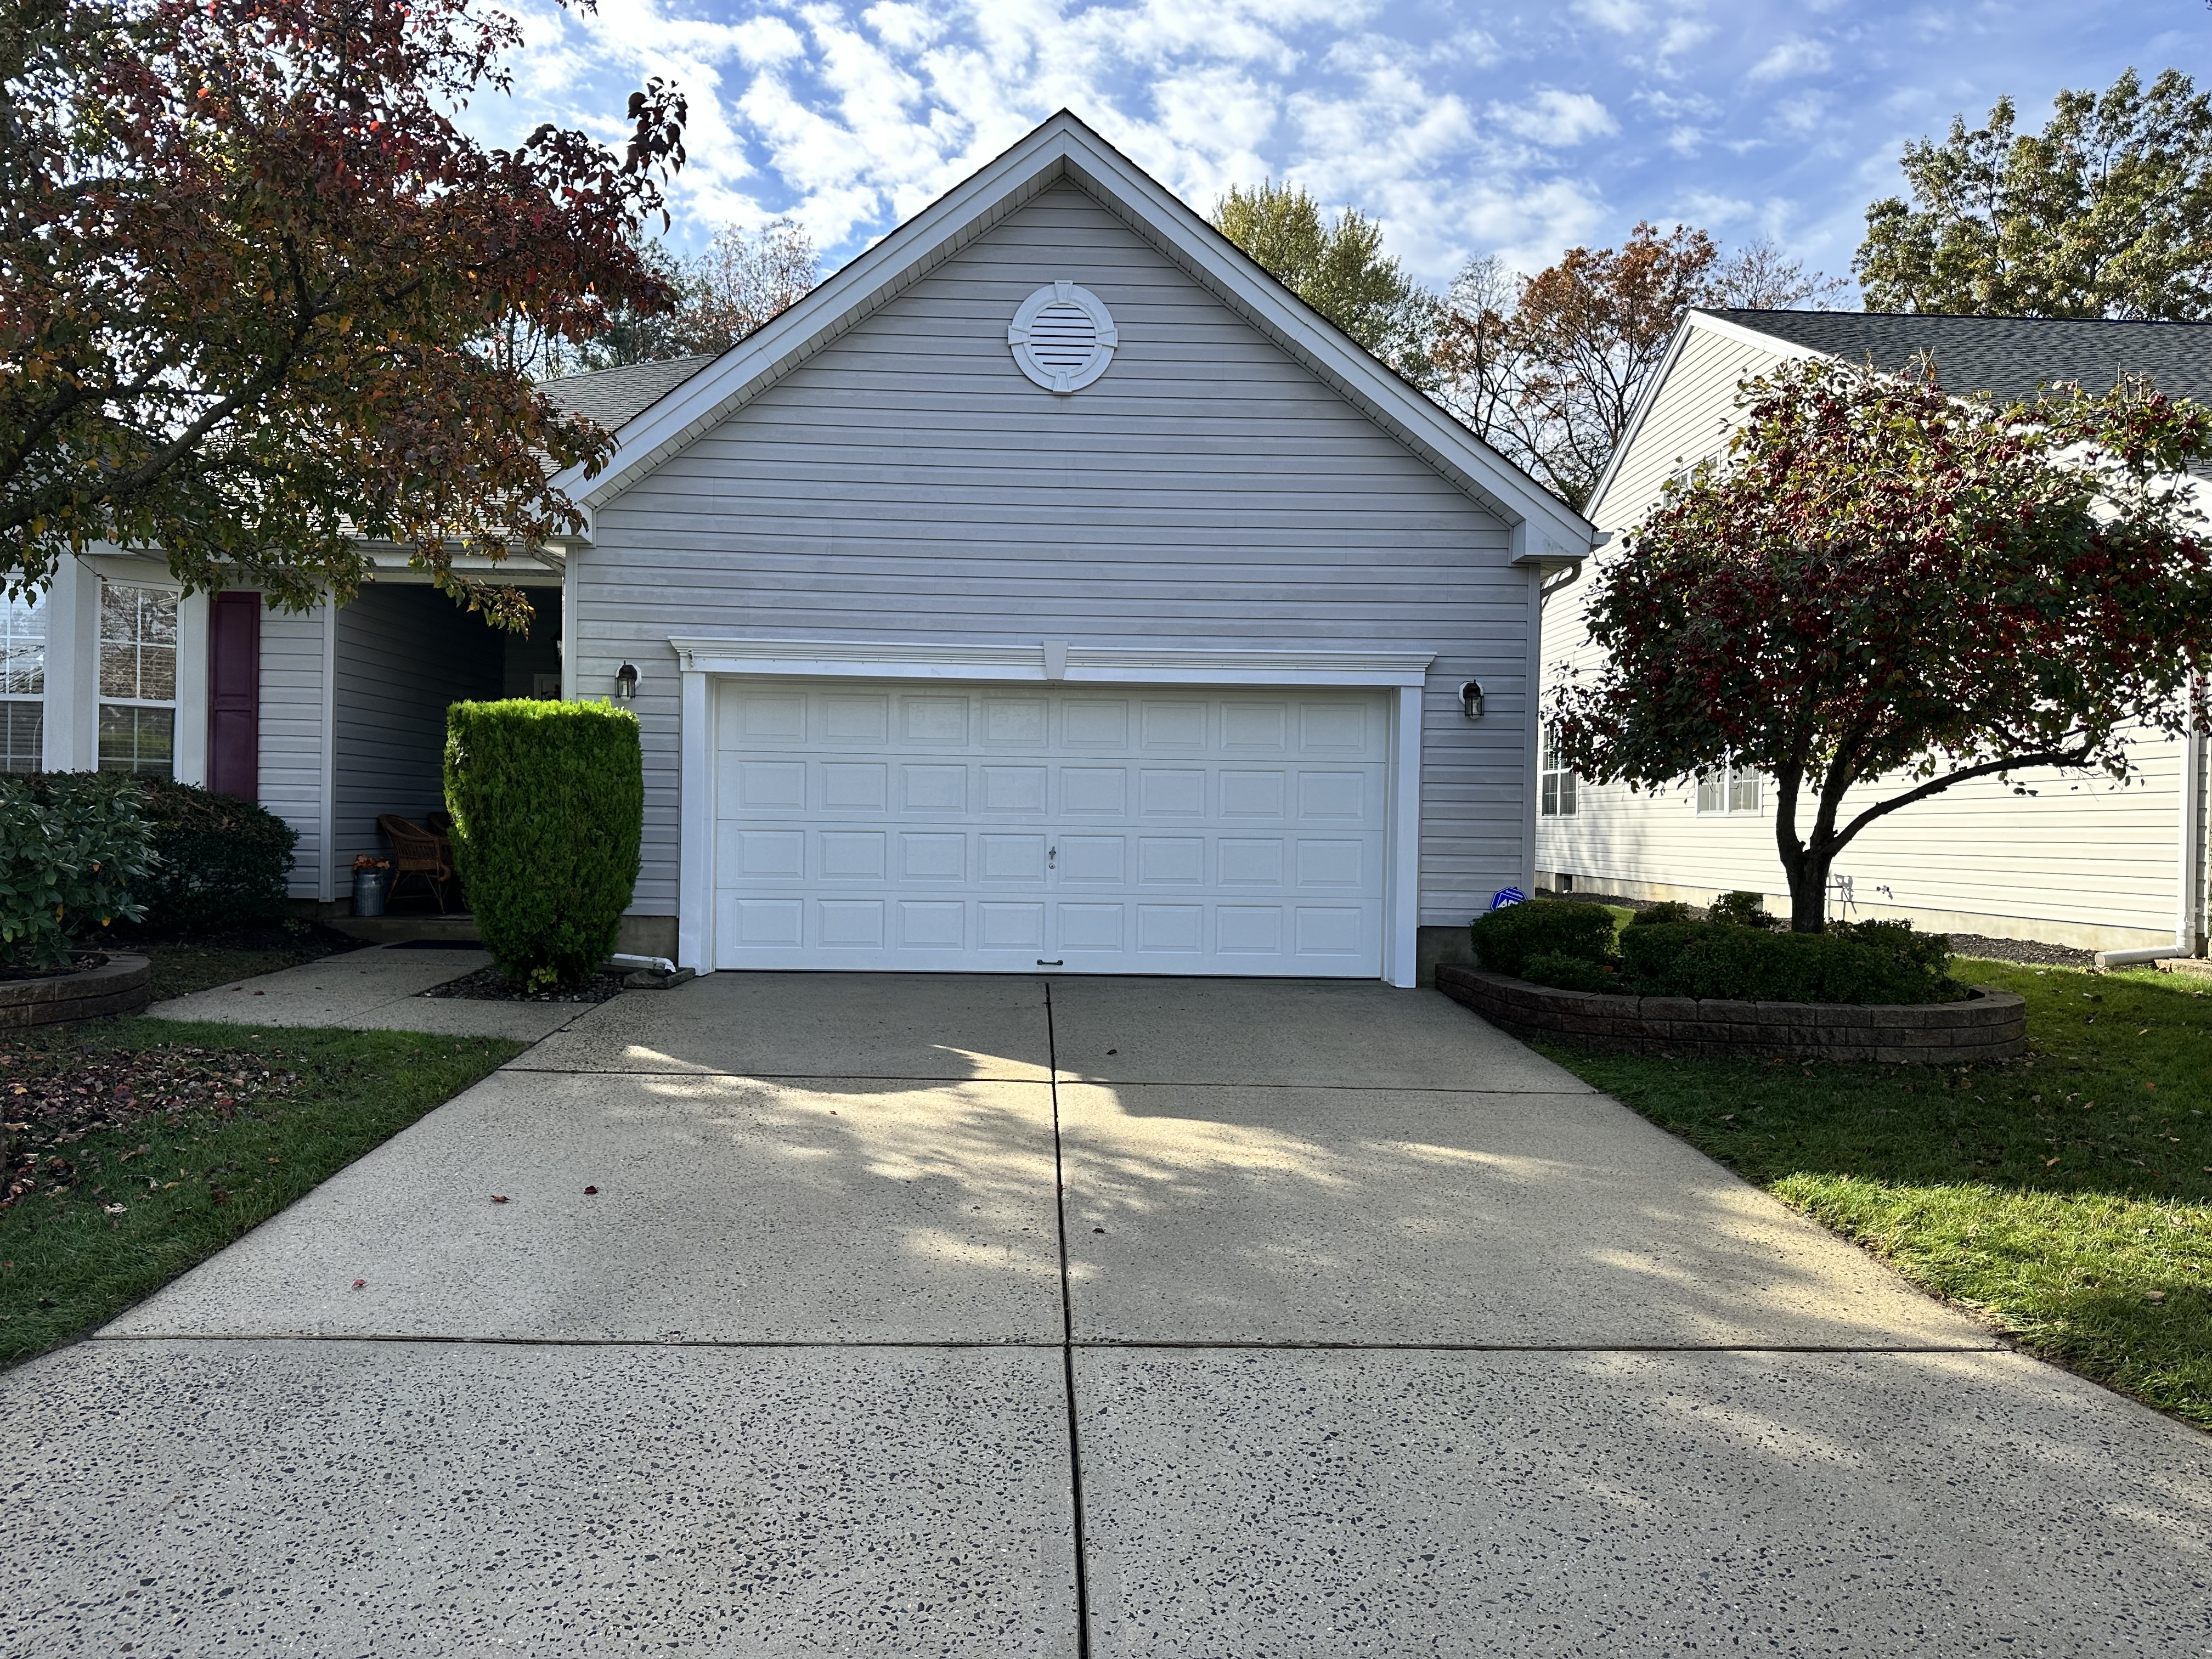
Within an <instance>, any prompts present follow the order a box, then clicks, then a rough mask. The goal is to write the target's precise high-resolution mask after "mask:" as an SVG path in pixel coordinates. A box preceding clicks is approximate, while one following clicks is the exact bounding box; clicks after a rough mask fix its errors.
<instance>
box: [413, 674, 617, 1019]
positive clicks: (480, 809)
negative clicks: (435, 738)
mask: <svg viewBox="0 0 2212 1659" xmlns="http://www.w3.org/2000/svg"><path fill="white" fill-rule="evenodd" d="M446 806H447V811H450V812H451V813H452V814H453V862H454V864H455V866H456V867H457V869H458V871H459V875H460V878H461V885H462V888H463V890H465V892H466V893H467V895H468V902H469V908H470V909H471V911H472V912H474V914H475V915H476V919H477V931H478V932H479V933H481V934H482V935H483V942H484V948H485V949H486V950H488V951H490V952H491V956H492V960H493V961H495V963H498V964H499V969H500V971H501V973H502V974H504V975H507V978H508V979H510V980H513V981H515V982H517V983H518V984H522V985H526V986H529V987H532V989H542V988H544V987H548V986H552V985H562V984H574V983H576V982H578V981H582V980H584V979H586V978H588V977H589V976H590V975H591V974H592V970H593V969H596V968H597V967H599V964H600V963H603V962H605V960H606V959H607V957H608V956H609V955H610V954H611V952H612V951H613V950H614V948H615V938H616V935H617V933H618V932H619V931H620V929H621V927H622V913H623V909H624V908H626V907H627V906H628V905H629V901H630V893H631V890H633V889H634V888H635V886H636V884H637V872H638V860H639V846H640V842H641V837H642V836H643V832H644V819H645V773H644V762H643V758H642V755H641V750H640V749H639V746H638V731H637V717H636V716H635V715H634V714H629V713H626V712H623V711H621V710H617V709H615V708H609V707H608V706H607V705H605V704H604V703H582V702H539V701H538V700H537V699H535V698H530V697H516V698H511V699H508V700H507V701H505V702H457V703H455V704H453V707H452V708H449V709H448V710H447V714H446Z"/></svg>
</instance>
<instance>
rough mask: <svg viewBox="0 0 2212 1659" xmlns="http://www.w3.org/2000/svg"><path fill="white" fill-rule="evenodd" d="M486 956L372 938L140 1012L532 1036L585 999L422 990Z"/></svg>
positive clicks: (573, 1012) (469, 969) (484, 962)
mask: <svg viewBox="0 0 2212 1659" xmlns="http://www.w3.org/2000/svg"><path fill="white" fill-rule="evenodd" d="M490 963H491V957H490V955H489V953H488V952H486V951H466V950H463V951H456V950H452V949H449V948H445V946H444V942H443V941H441V943H440V946H439V948H435V949H429V950H424V949H422V948H420V947H419V946H415V945H372V946H370V947H369V948H368V949H367V950H362V951H342V952H340V953H339V954H338V955H337V956H331V957H323V958H322V959H321V960H319V961H317V962H310V963H302V964H301V966H300V967H297V968H285V969H279V970H278V971H277V972H276V973H273V974H261V975H256V976H255V977H253V978H252V979H241V980H237V981H233V982H232V983H230V984H228V985H218V986H216V987H214V988H213V989H211V990H206V991H195V992H193V993H192V994H191V995H190V996H181V997H172V998H170V999H169V1000H167V1001H166V1002H157V1003H155V1005H154V1006H152V1007H151V1008H149V1009H148V1010H147V1011H146V1012H148V1013H149V1014H150V1015H152V1016H153V1017H154V1018H155V1019H211V1020H219V1021H222V1023H224V1024H231V1025H322V1026H341V1027H343V1028H345V1029H347V1030H356V1031H429V1032H433V1033H435V1034H437V1035H440V1036H502V1037H513V1038H514V1039H516V1040H517V1041H518V1042H536V1041H537V1040H538V1038H540V1037H542V1036H545V1035H546V1034H547V1033H549V1032H552V1031H557V1030H560V1029H561V1028H562V1026H563V1025H566V1024H568V1022H569V1021H570V1020H572V1019H574V1018H575V1017H576V1016H577V1015H578V1014H580V1013H581V1012H583V1011H584V1009H585V1007H586V1006H589V1005H587V1004H583V1003H574V1002H477V1001H474V1000H469V999H466V998H462V997H425V996H424V995H423V994H422V993H423V992H425V991H427V990H428V989H429V988H430V987H432V986H434V985H443V984H444V983H445V982H446V981H447V980H451V979H459V977H460V976H461V975H464V974H472V973H474V972H475V971H476V970H477V969H479V968H484V967H489V965H490Z"/></svg>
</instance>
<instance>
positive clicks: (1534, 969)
mask: <svg viewBox="0 0 2212 1659" xmlns="http://www.w3.org/2000/svg"><path fill="white" fill-rule="evenodd" d="M1521 977H1522V978H1523V979H1525V980H1527V981H1528V982H1529V983H1530V984H1531V985H1549V986H1551V987H1553V989H1555V990H1560V991H1618V990H1619V989H1620V978H1619V976H1618V975H1615V974H1613V972H1611V971H1610V970H1609V969H1607V968H1606V967H1604V966H1603V965H1602V964H1601V963H1595V962H1592V961H1590V960H1589V958H1588V957H1563V956H1560V955H1559V954H1558V952H1556V951H1547V952H1545V953H1544V954H1543V955H1541V956H1534V957H1529V958H1528V961H1527V962H1525V963H1522V965H1521Z"/></svg>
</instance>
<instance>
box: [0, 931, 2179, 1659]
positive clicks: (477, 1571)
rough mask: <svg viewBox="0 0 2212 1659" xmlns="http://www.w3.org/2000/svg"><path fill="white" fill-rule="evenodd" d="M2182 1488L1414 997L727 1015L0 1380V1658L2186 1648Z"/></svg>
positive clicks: (589, 1032) (2101, 1400) (502, 1107)
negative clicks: (4, 1536)
mask: <svg viewBox="0 0 2212 1659" xmlns="http://www.w3.org/2000/svg"><path fill="white" fill-rule="evenodd" d="M586 1188H597V1190H596V1191H595V1192H587V1191H586ZM493 1194H500V1195H502V1196H504V1197H506V1198H507V1200H508V1201H507V1202H506V1203H504V1204H498V1205H495V1204H493V1203H492V1202H491V1201H490V1200H491V1197H492V1195H493ZM356 1280H361V1281H363V1282H362V1285H361V1286H360V1288H358V1289H356V1288H355V1287H354V1285H355V1281H356ZM2209 1454H2212V1443H2208V1442H2207V1441H2206V1440H2205V1438H2204V1437H2202V1436H2200V1435H2198V1434H2197V1433H2196V1432H2194V1431H2191V1430H2188V1429H2185V1428H2184V1427H2182V1426H2180V1425H2176V1424H2174V1423H2172V1422H2169V1421H2167V1420H2166V1419H2162V1418H2160V1417H2158V1416H2157V1415H2155V1414H2154V1413H2150V1412H2148V1411H2146V1410H2144V1409H2142V1408H2141V1407H2136V1406H2135V1405H2133V1404H2131V1403H2130V1402H2128V1401H2124V1400H2121V1399H2119V1398H2118V1397H2117V1396H2114V1395H2109V1394H2106V1393H2105V1392H2104V1391H2102V1390H2100V1389H2095V1388H2093V1387H2091V1386H2089V1385H2088V1384H2087V1383H2081V1382H2080V1381H2078V1380H2076V1379H2075V1378H2073V1377H2071V1376H2068V1375H2066V1374H2065V1373H2063V1372H2060V1371H2057V1370H2051V1368H2048V1367H2045V1366H2043V1365H2040V1364H2037V1363H2035V1362H2033V1361H2031V1360H2028V1359H2026V1358H2021V1356H2019V1355H2017V1354H2015V1353H2012V1352H2007V1351H2005V1350H2004V1349H2002V1347H2001V1346H1999V1345H1997V1344H1996V1343H1995V1342H1994V1341H1993V1340H1992V1339H1991V1338H1990V1335H1989V1334H1988V1333H1987V1332H1986V1331H1985V1330H1984V1329H1983V1328H1981V1327H1979V1326H1978V1325H1976V1324H1974V1323H1972V1322H1970V1321H1968V1320H1966V1319H1965V1318H1963V1317H1961V1316H1958V1315H1956V1314H1954V1313H1953V1312H1951V1311H1949V1310H1945V1309H1943V1308H1942V1307H1939V1306H1938V1305H1936V1304H1934V1303H1932V1302H1930V1301H1929V1300H1927V1299H1926V1298H1924V1297H1920V1296H1918V1295H1917V1293H1915V1292H1913V1291H1911V1290H1910V1289H1908V1288H1907V1287H1905V1285H1902V1284H1901V1283H1900V1282H1899V1281H1898V1280H1897V1279H1894V1278H1893V1276H1891V1275H1890V1274H1889V1273H1887V1272H1886V1271H1885V1270H1883V1269H1881V1267H1878V1266H1876V1265H1875V1264H1874V1263H1873V1262H1872V1261H1869V1259H1868V1258H1867V1257H1865V1256H1864V1255H1862V1254H1860V1253H1859V1252H1857V1251H1856V1250H1854V1249H1850V1248H1849V1247H1847V1246H1845V1245H1844V1244H1842V1243H1839V1242H1838V1241H1837V1240H1836V1239H1834V1238H1832V1237H1830V1236H1829V1235H1827V1234H1826V1233H1825V1232H1823V1231H1820V1230H1819V1229H1817V1228H1815V1227H1814V1226H1812V1225H1810V1224H1808V1223H1807V1222H1805V1221H1803V1220H1802V1219H1801V1218H1797V1217H1796V1216H1794V1215H1792V1214H1791V1213H1790V1212H1787V1211H1785V1210H1784V1209H1783V1208H1781V1207H1780V1206H1778V1205H1776V1204H1774V1203H1773V1202H1771V1200H1768V1199H1766V1198H1765V1196H1764V1195H1762V1194H1759V1193H1758V1192H1756V1191H1755V1190H1753V1188H1749V1187H1747V1186H1746V1185H1745V1184H1743V1183H1742V1182H1739V1181H1737V1180H1735V1178H1734V1177H1732V1176H1729V1175H1728V1174H1727V1173H1726V1172H1725V1171H1723V1170H1720V1169H1719V1168H1718V1167H1717V1166H1716V1165H1714V1164H1711V1163H1710V1162H1708V1161H1707V1160H1705V1158H1702V1157H1700V1156H1699V1155H1698V1154H1696V1153H1694V1152H1691V1151H1689V1150H1688V1149H1687V1148H1686V1147H1685V1146H1682V1145H1681V1144H1680V1143H1679V1142H1677V1141H1675V1140H1674V1139H1671V1138H1670V1137H1668V1136H1666V1135H1664V1134H1662V1133H1660V1132H1658V1131H1657V1130H1656V1129H1654V1128H1652V1127H1650V1125H1648V1124H1646V1123H1644V1121H1642V1120H1641V1119H1639V1118H1637V1117H1636V1116H1634V1115H1632V1114H1631V1113H1629V1112H1627V1111H1626V1109H1623V1108H1621V1107H1620V1106H1619V1105H1617V1104H1615V1103H1613V1102H1612V1101H1610V1100H1608V1099H1607V1098H1606V1097H1602V1096H1600V1095H1597V1094H1595V1093H1593V1092H1592V1091H1590V1090H1589V1089H1588V1088H1586V1087H1584V1086H1583V1085H1581V1084H1580V1083H1578V1082H1577V1081H1576V1080H1575V1079H1573V1078H1571V1076H1569V1075H1568V1074H1566V1073H1563V1072H1561V1071H1560V1070H1559V1069H1558V1068H1557V1067H1555V1066H1552V1065H1550V1064H1549V1063H1548V1062H1546V1061H1544V1060H1541V1059H1539V1058H1538V1057H1536V1056H1535V1055H1534V1054H1531V1053H1529V1052H1528V1050H1527V1049H1525V1048H1522V1047H1521V1046H1520V1045H1518V1044H1516V1043H1515V1042H1511V1041H1510V1040H1509V1039H1507V1038H1505V1037H1504V1036H1500V1035H1498V1033H1496V1032H1494V1031H1492V1030H1491V1029H1490V1028H1488V1027H1486V1026H1485V1025H1484V1024H1481V1023H1480V1021H1478V1020H1476V1019H1475V1018H1473V1017H1472V1016H1470V1015H1468V1014H1467V1013H1466V1012H1464V1011H1462V1010H1461V1009H1459V1008H1458V1007H1456V1006H1454V1005H1452V1004H1450V1003H1449V1002H1446V1001H1445V1000H1443V999H1442V998H1440V997H1437V996H1436V995H1435V994H1431V993H1425V992H1422V993H1408V992H1400V991H1392V990H1389V989H1386V988H1384V987H1379V986H1368V985H1351V984H1347V985H1322V984H1314V983H1305V982H1297V983H1255V982H1236V983H1207V982H1200V981H1160V980H1075V981H1066V980H1054V981H1043V980H1017V979H998V978H989V979H983V978H953V977H933V978H917V979H910V980H909V979H899V978H896V977H890V976H870V977H857V976H856V977H833V976H801V975H716V976H714V977H713V978H710V979H708V980H706V981H700V982H698V983H696V984H694V985H691V986H687V987H683V988H681V989H679V990H677V991H674V992H667V993H653V994H632V995H629V996H625V997H623V998H622V999H619V1000H617V1001H615V1002H612V1003H609V1004H606V1005H604V1006H600V1007H598V1008H595V1009H592V1010H589V1011H587V1012H586V1013H584V1014H583V1015H582V1016H581V1017H580V1018H577V1019H576V1020H575V1021H574V1023H572V1024H569V1025H568V1026H567V1027H566V1028H565V1029H563V1030H561V1031H559V1032H557V1033H556V1034H555V1035H554V1036H550V1037H549V1038H548V1039H547V1040H545V1041H544V1042H541V1043H539V1044H538V1046H537V1047H536V1048H533V1049H532V1050H531V1051H530V1052H529V1053H528V1054H525V1055H523V1056H522V1057H520V1059H519V1060H516V1061H515V1062H513V1064H512V1065H510V1066H508V1067H507V1068H506V1070H504V1071H503V1072H501V1073H499V1074H498V1075H496V1076H495V1077H494V1078H492V1079H489V1080H488V1081H487V1082H485V1083H484V1084H483V1085H479V1086H478V1087H477V1088H476V1089H474V1090H472V1091H470V1092H469V1093H467V1094H465V1095H464V1096H462V1097H459V1099H457V1100H455V1101H454V1102H453V1103H450V1104H448V1105H447V1106H446V1107H444V1108H442V1109H440V1110H439V1111H437V1112H435V1113H433V1114H432V1115H430V1116H428V1118H426V1119H424V1120H423V1121H422V1122H421V1123H419V1124H417V1125H416V1127H413V1128H411V1129H410V1130H408V1131H407V1132H406V1133H404V1134H402V1135H400V1136H398V1137H397V1138H396V1139H393V1140H392V1141H391V1142H390V1143H388V1144H387V1145H386V1146H384V1147H383V1148H382V1149H380V1151H379V1152H375V1153H374V1154H372V1155H371V1156H370V1157H368V1158H364V1159H363V1160H362V1161H361V1162H360V1163H359V1164H355V1165H354V1166H353V1167H352V1168H351V1169H349V1170H346V1171H344V1172H343V1173H342V1174H341V1175H339V1176H337V1177H336V1178H335V1179H333V1180H331V1181H330V1182H326V1183H325V1185H324V1186H323V1187H321V1188H319V1189H318V1190H317V1191H316V1192H315V1193H314V1194H312V1195H311V1196H309V1197H308V1198H307V1199H306V1200H302V1201H301V1203H300V1204H298V1205H296V1206H294V1207H293V1208H292V1209H291V1210H289V1211H288V1212H285V1213H284V1214H283V1215H280V1216H278V1217H276V1218H275V1219H273V1220H271V1221H270V1222H269V1223H268V1224H266V1225H264V1226H263V1227H261V1228H260V1229H258V1231H255V1232H254V1233H253V1234H252V1235H251V1236H249V1237H247V1238H246V1239H245V1240H243V1241H241V1242H240V1243H238V1244H236V1245H234V1246H233V1247H232V1248H231V1249H229V1250H228V1251H226V1252H224V1253H223V1254H222V1255H221V1256H219V1257H217V1258H216V1259H215V1260H214V1261H210V1262H209V1263H207V1264H206V1265H205V1266H204V1267H201V1268H199V1269H198V1270H197V1271H196V1272H194V1273H191V1274H188V1275H186V1276H185V1278H184V1279H180V1280H179V1281H178V1282H177V1283H176V1284H175V1285H173V1286H171V1287H170V1288H169V1289H168V1290H167V1291H164V1292H162V1293H161V1295H159V1296H157V1297H154V1298H153V1299H152V1300H150V1301H149V1302H148V1303H146V1304H143V1306H142V1307H140V1308H138V1309H137V1310H134V1311H133V1312H132V1313H131V1314H130V1315H128V1316H125V1318H123V1319H121V1320H119V1321H118V1322H116V1323H115V1324H114V1325H113V1326H112V1327H110V1328H108V1329H107V1330H106V1331H105V1332H103V1333H101V1334H100V1336H98V1337H97V1338H95V1339H94V1340H90V1341H88V1342H85V1343H82V1344H80V1345H78V1346H76V1347H74V1348H70V1349H68V1350H65V1351H64V1352H60V1353H57V1354H54V1355H51V1356H48V1357H47V1358H45V1359H43V1360H40V1361H36V1362H33V1364H29V1365H27V1366H25V1367H23V1368H21V1370H18V1371H16V1372H15V1373H13V1374H12V1375H10V1376H8V1377H6V1378H4V1379H0V1468H5V1469H6V1470H7V1471H8V1473H7V1474H6V1475H5V1476H4V1481H5V1485H4V1486H0V1503H3V1504H4V1510H5V1513H6V1514H7V1515H8V1516H9V1525H8V1528H7V1531H8V1534H9V1541H10V1547H9V1549H7V1550H5V1551H0V1651H7V1652H9V1653H15V1652H22V1653H26V1654H32V1655H46V1654H55V1655H60V1654H76V1653H101V1652H108V1653H112V1652H119V1651H123V1650H125V1644H130V1646H129V1650H130V1651H131V1652H132V1653H133V1654H134V1655H147V1654H161V1655H167V1654H177V1655H185V1654H200V1653H208V1652H222V1653H227V1654H240V1655H260V1654H278V1653H284V1654H292V1653H312V1654H316V1655H324V1654H336V1655H350V1654H362V1655H369V1654H374V1655H378V1656H382V1655H390V1654H426V1655H431V1654H475V1653H480V1652H488V1651H492V1650H518V1651H522V1652H527V1653H531V1654H572V1653H573V1654H592V1655H603V1654H631V1653H640V1654H641V1653H645V1652H647V1651H651V1652H656V1653H662V1652H678V1653H700V1654H731V1655H777V1656H781V1655H799V1654H817V1653H821V1654H828V1653H836V1654H884V1655H894V1654H895V1655H911V1654H933V1655H934V1654H959V1655H971V1654H972V1655H977V1656H982V1655H1015V1654H1037V1655H1055V1656H1073V1655H1080V1654H1095V1655H1099V1656H1108V1655H1113V1656H1123V1655H1130V1656H1134V1655H1144V1656H1159V1659H1167V1656H1178V1659H1181V1656H1246V1655H1251V1656H1261V1655H1267V1656H1278V1655H1279V1656H1314V1659H1322V1656H1329V1659H1334V1656H1339V1655H1376V1656H1383V1655H1389V1656H1397V1655H1405V1654H1412V1653H1422V1654H1431V1655H1455V1656H1456V1655H1466V1656H1476V1655H1484V1656H1487V1655H1493V1654H1498V1655H1504V1654H1510V1655H1516V1656H1520V1655H1544V1656H1550V1655H1562V1656H1564V1655H1582V1654H1589V1655H1600V1654H1613V1653H1620V1652H1643V1653H1653V1654H1677V1653H1679V1654H1692V1653H1698V1654H1703V1653H1711V1652H1731V1653H1733V1652H1748V1651H1760V1652H1768V1653H1777V1654H1786V1655H1796V1654H1807V1655H1814V1654H1817V1655H1829V1654H1838V1655H1840V1654H1852V1655H1868V1654H1880V1655H1899V1656H1903V1655H1914V1656H1921V1655H1949V1654H1965V1653H1982V1652H1989V1653H2000V1652H2009V1653H2022V1654H2027V1653H2033V1654H2036V1655H2039V1656H2047V1655H2085V1656H2086V1655H2100V1656H2102V1655H2117V1654H2157V1655H2175V1656H2179V1655H2192V1656H2193V1655H2197V1654H2201V1653H2202V1652H2203V1651H2204V1650H2206V1647H2207V1644H2208V1642H2212V1597H2209V1596H2208V1595H2207V1587H2208V1583H2212V1478H2208V1476H2212V1455H2209Z"/></svg>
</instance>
